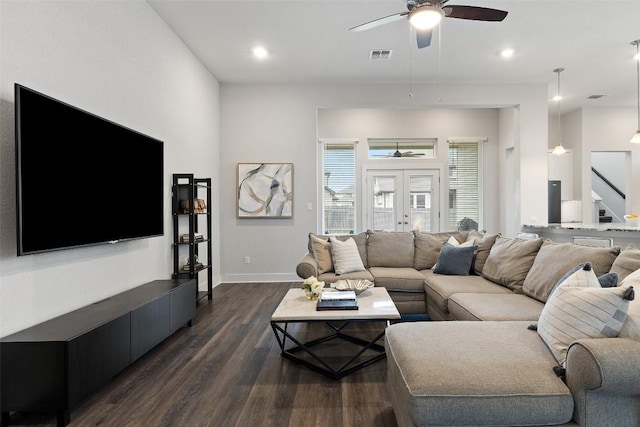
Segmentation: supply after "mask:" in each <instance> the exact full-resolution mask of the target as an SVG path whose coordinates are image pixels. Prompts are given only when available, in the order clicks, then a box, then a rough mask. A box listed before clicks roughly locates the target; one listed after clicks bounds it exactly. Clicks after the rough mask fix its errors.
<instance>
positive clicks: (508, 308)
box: [448, 293, 544, 321]
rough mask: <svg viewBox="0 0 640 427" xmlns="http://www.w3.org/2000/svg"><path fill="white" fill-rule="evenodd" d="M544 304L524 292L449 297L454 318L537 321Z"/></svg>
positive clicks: (462, 294)
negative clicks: (523, 293)
mask: <svg viewBox="0 0 640 427" xmlns="http://www.w3.org/2000/svg"><path fill="white" fill-rule="evenodd" d="M543 307H544V304H543V303H541V302H540V301H536V300H535V299H533V298H529V297H528V296H526V295H522V294H514V293H510V294H471V293H469V294H465V293H459V294H454V295H451V297H449V301H448V309H449V314H450V316H451V319H452V320H484V321H487V320H500V321H504V320H530V321H537V320H538V318H539V317H540V313H541V312H542V309H543Z"/></svg>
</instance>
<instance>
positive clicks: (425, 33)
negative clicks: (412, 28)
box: [416, 30, 433, 49]
mask: <svg viewBox="0 0 640 427" xmlns="http://www.w3.org/2000/svg"><path fill="white" fill-rule="evenodd" d="M432 34H433V31H432V30H416V38H417V39H418V49H422V48H423V47H428V46H429V45H430V44H431V35H432Z"/></svg>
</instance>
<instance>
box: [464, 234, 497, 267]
mask: <svg viewBox="0 0 640 427" xmlns="http://www.w3.org/2000/svg"><path fill="white" fill-rule="evenodd" d="M475 233H477V232H470V233H469V237H474V244H475V245H476V246H477V247H478V249H476V253H475V255H474V256H473V272H474V273H476V274H478V275H480V274H482V269H483V268H484V264H485V263H486V262H487V258H488V257H489V252H491V248H492V247H493V245H494V244H495V242H496V238H497V237H498V236H500V234H491V235H484V236H475V235H474V234H475Z"/></svg>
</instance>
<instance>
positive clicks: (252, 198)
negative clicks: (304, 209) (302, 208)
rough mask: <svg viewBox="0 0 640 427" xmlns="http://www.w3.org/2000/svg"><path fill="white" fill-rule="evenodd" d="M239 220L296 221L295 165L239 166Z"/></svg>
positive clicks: (259, 164) (237, 208) (252, 164)
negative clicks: (282, 219)
mask: <svg viewBox="0 0 640 427" xmlns="http://www.w3.org/2000/svg"><path fill="white" fill-rule="evenodd" d="M236 190H237V205H236V211H237V215H238V218H293V163H267V162H264V163H238V167H237V181H236Z"/></svg>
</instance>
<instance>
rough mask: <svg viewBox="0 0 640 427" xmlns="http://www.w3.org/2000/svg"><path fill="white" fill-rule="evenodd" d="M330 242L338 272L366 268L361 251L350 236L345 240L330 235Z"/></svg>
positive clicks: (343, 272) (335, 267) (342, 272)
mask: <svg viewBox="0 0 640 427" xmlns="http://www.w3.org/2000/svg"><path fill="white" fill-rule="evenodd" d="M329 243H330V244H331V253H332V255H333V266H334V269H335V271H336V274H345V273H351V272H354V271H363V270H364V264H363V263H362V259H361V258H360V252H358V246H357V245H356V242H355V240H353V239H351V238H349V239H347V240H345V241H344V242H343V241H340V240H338V239H336V238H335V237H333V236H332V237H329Z"/></svg>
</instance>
